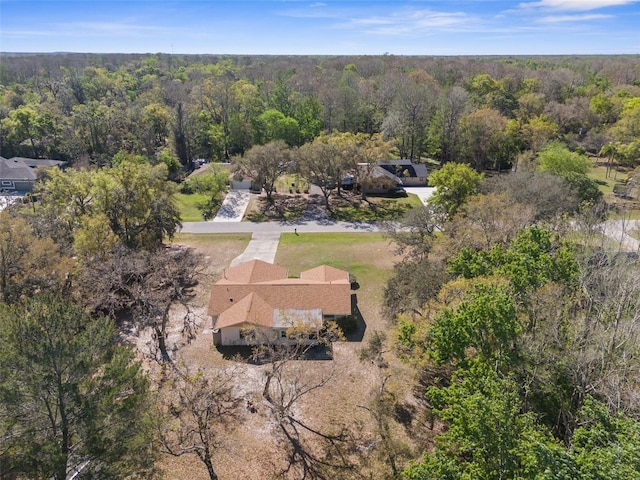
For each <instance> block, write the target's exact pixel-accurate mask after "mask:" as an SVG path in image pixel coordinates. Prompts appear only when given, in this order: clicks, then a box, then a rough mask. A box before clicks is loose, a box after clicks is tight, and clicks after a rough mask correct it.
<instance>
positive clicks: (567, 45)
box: [0, 0, 640, 55]
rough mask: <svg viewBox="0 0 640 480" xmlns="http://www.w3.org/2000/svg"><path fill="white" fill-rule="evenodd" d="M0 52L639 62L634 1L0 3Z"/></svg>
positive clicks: (638, 13)
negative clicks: (571, 57) (622, 58)
mask: <svg viewBox="0 0 640 480" xmlns="http://www.w3.org/2000/svg"><path fill="white" fill-rule="evenodd" d="M0 51H2V52H89V53H175V54H229V55H241V54H253V55H260V54H264V55H282V54H289V55H382V54H391V55H568V54H598V55H603V54H638V53H640V0H522V1H520V2H518V1H516V2H508V1H501V0H454V1H440V0H396V1H389V0H384V1H383V0H356V1H340V0H335V1H334V0H318V1H315V0H311V1H304V0H256V1H244V0H236V1H232V0H227V1H219V0H184V1H180V0H174V1H166V0H128V1H122V0H93V1H88V0H75V1H62V0H45V1H28V0H0Z"/></svg>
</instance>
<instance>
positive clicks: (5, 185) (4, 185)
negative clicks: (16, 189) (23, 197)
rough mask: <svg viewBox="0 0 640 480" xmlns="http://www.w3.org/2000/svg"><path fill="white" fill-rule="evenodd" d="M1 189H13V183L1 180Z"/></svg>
mask: <svg viewBox="0 0 640 480" xmlns="http://www.w3.org/2000/svg"><path fill="white" fill-rule="evenodd" d="M2 186H3V187H13V182H12V181H11V180H2Z"/></svg>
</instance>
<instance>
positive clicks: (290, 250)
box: [276, 232, 394, 285]
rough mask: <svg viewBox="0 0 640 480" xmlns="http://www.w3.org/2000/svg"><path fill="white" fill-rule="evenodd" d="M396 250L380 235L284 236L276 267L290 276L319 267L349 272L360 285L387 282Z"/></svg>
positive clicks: (325, 234) (292, 234) (313, 234)
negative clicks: (326, 266)
mask: <svg viewBox="0 0 640 480" xmlns="http://www.w3.org/2000/svg"><path fill="white" fill-rule="evenodd" d="M392 251H393V247H392V246H390V245H389V240H388V239H386V238H385V237H384V236H383V235H382V234H380V233H370V232H368V233H304V232H303V233H298V235H296V234H294V233H283V234H282V235H281V236H280V244H279V246H278V253H277V255H276V263H278V264H280V265H284V266H286V267H287V268H289V273H290V274H291V275H294V276H297V275H299V274H300V272H302V271H304V270H308V269H310V268H313V267H317V266H318V265H330V266H332V267H335V268H340V269H343V270H347V271H348V272H349V273H351V274H353V275H355V276H356V278H357V280H358V282H359V283H362V282H368V283H375V284H378V285H379V284H380V282H381V281H382V282H384V281H385V280H386V278H387V276H388V274H389V272H390V270H391V269H390V266H391V265H392V264H393V262H392V259H393V258H394V255H393V253H392Z"/></svg>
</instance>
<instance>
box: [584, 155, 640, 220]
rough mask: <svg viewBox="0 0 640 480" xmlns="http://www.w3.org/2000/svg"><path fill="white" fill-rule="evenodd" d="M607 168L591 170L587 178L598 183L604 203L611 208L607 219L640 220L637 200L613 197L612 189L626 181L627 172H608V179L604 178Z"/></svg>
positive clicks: (602, 166) (601, 167) (598, 167)
mask: <svg viewBox="0 0 640 480" xmlns="http://www.w3.org/2000/svg"><path fill="white" fill-rule="evenodd" d="M606 172H607V167H606V166H604V165H599V166H596V167H594V168H592V169H591V170H590V171H589V172H588V173H587V176H588V177H589V178H590V179H591V180H594V181H596V182H597V183H598V186H599V187H600V191H601V192H602V194H603V195H604V199H605V201H606V202H607V203H608V204H609V205H610V206H611V207H612V209H611V211H610V213H609V218H610V219H612V220H620V219H623V218H625V219H627V220H640V209H638V199H637V198H633V199H623V198H617V197H615V196H614V195H613V187H614V185H616V184H620V185H623V184H624V183H626V181H627V176H628V172H627V171H626V170H620V171H618V172H617V173H616V171H615V170H611V172H609V178H607V177H606Z"/></svg>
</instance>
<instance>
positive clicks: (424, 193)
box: [404, 187, 436, 205]
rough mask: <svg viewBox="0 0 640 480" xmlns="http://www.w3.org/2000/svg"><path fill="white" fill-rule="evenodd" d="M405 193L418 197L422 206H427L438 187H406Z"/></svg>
mask: <svg viewBox="0 0 640 480" xmlns="http://www.w3.org/2000/svg"><path fill="white" fill-rule="evenodd" d="M404 191H405V192H407V193H413V194H414V195H417V196H418V198H419V199H420V201H421V202H422V204H423V205H426V204H427V200H428V199H429V197H430V196H431V195H433V192H435V191H436V187H404Z"/></svg>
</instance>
